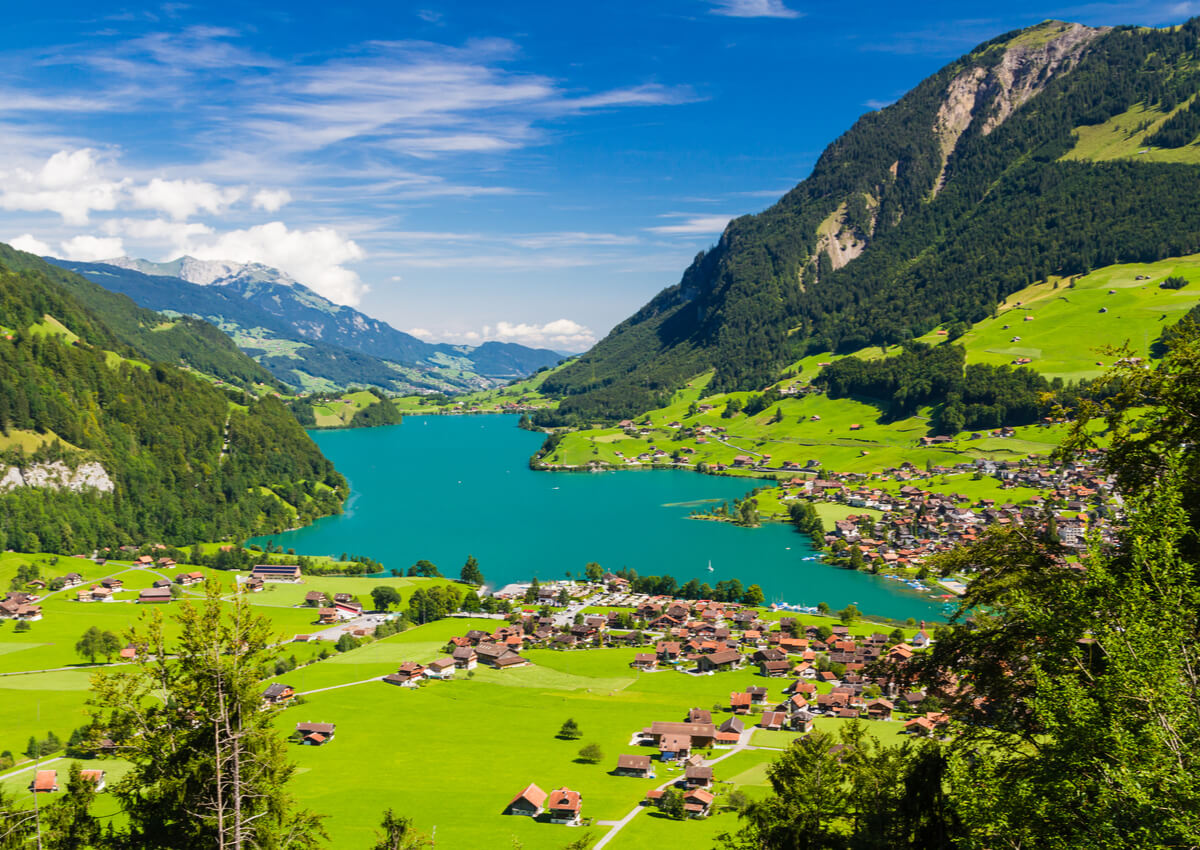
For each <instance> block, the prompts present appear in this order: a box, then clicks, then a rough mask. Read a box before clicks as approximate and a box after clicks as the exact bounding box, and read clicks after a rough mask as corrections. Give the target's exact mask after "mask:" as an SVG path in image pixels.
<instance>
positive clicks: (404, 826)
mask: <svg viewBox="0 0 1200 850" xmlns="http://www.w3.org/2000/svg"><path fill="white" fill-rule="evenodd" d="M380 829H382V830H383V831H382V832H376V833H375V837H376V839H377V840H376V842H375V843H374V844H373V845H371V850H420V848H421V847H430V846H432V844H433V842H431V841H430V840H429V837H428V836H426V835H425V834H424V833H423V832H420V831H418V830H417V829H416V828H415V827H414V826H413V825H412V821H411V820H409V819H408V818H405V817H400V816H399V815H397V814H396V813H395V812H393V811H392V810H391V809H388V810H387V811H386V812H384V813H383V823H381V824H380Z"/></svg>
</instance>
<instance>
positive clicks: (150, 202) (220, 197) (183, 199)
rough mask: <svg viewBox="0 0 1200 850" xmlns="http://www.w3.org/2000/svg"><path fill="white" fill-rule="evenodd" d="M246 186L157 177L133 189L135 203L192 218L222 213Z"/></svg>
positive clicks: (175, 215) (177, 216)
mask: <svg viewBox="0 0 1200 850" xmlns="http://www.w3.org/2000/svg"><path fill="white" fill-rule="evenodd" d="M243 194H245V189H244V188H242V187H240V186H233V187H229V188H224V189H223V188H221V187H220V186H217V185H215V184H213V183H207V182H205V181H202V180H164V179H162V178H161V177H155V178H154V179H153V180H151V181H150V182H149V183H147V184H146V185H144V186H137V187H135V188H134V189H133V192H132V196H133V203H134V206H137V207H140V208H142V209H151V210H157V211H160V212H165V213H166V214H167V215H169V216H171V218H173V219H175V220H176V221H183V220H184V219H188V218H191V217H192V216H194V215H195V214H196V213H197V212H199V211H201V210H204V211H205V212H208V213H214V214H215V213H219V212H221V211H222V210H224V209H225V208H227V207H229V206H230V205H231V204H234V203H236V202H237V201H238V200H239V199H240V198H241V197H242V195H243Z"/></svg>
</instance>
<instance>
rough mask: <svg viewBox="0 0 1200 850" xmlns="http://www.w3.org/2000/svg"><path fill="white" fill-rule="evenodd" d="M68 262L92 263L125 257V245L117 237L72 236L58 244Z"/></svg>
mask: <svg viewBox="0 0 1200 850" xmlns="http://www.w3.org/2000/svg"><path fill="white" fill-rule="evenodd" d="M58 247H59V248H61V249H62V256H63V257H64V258H65V259H68V260H79V261H80V262H85V263H94V262H97V261H99V260H111V259H112V258H114V257H122V256H124V255H125V245H124V243H123V242H122V241H121V239H120V237H117V236H74V237H72V238H70V239H67V240H66V241H64V242H60V243H58Z"/></svg>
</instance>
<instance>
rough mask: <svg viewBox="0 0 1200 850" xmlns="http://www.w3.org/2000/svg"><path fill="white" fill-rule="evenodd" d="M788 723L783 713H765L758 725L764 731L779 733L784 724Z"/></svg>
mask: <svg viewBox="0 0 1200 850" xmlns="http://www.w3.org/2000/svg"><path fill="white" fill-rule="evenodd" d="M786 722H787V715H786V714H784V713H783V712H782V711H764V712H763V715H762V717H760V718H759V719H758V725H759V726H761V727H762V728H764V729H770V730H772V731H778V730H779V729H782V728H783V724H784V723H786Z"/></svg>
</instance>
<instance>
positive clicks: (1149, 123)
mask: <svg viewBox="0 0 1200 850" xmlns="http://www.w3.org/2000/svg"><path fill="white" fill-rule="evenodd" d="M1190 103H1191V100H1190V99H1189V100H1185V101H1184V102H1182V103H1180V104H1179V105H1178V106H1177V107H1176V108H1175V109H1173V110H1171V111H1170V112H1164V111H1163V110H1161V109H1156V108H1154V107H1148V106H1147V105H1146V104H1144V103H1138V104H1135V105H1134V106H1133V107H1131V108H1130V109H1128V110H1127V111H1125V112H1122V113H1121V114H1120V115H1114V116H1113V117H1112V118H1109V119H1108V120H1107V121H1105V122H1104V123H1103V124H1096V125H1092V126H1086V127H1077V128H1075V139H1076V141H1075V146H1074V147H1073V148H1071V150H1070V151H1068V152H1067V153H1066V154H1065V155H1064V156H1063V159H1066V160H1091V161H1093V162H1107V161H1110V160H1115V159H1137V160H1138V161H1139V162H1182V163H1187V164H1195V163H1198V162H1200V145H1197V144H1195V143H1193V144H1190V145H1184V146H1183V147H1181V148H1156V147H1151V146H1150V145H1147V144H1146V143H1145V141H1144V139H1146V138H1147V137H1148V136H1150V135H1151V134H1153V133H1154V132H1155V131H1157V130H1158V128H1159V127H1161V126H1162V125H1163V123H1164V122H1165V121H1166V120H1167V118H1169V117H1170V116H1171V115H1174V114H1175V113H1176V112H1178V111H1179V110H1181V109H1186V108H1187V107H1188V105H1189V104H1190Z"/></svg>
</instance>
